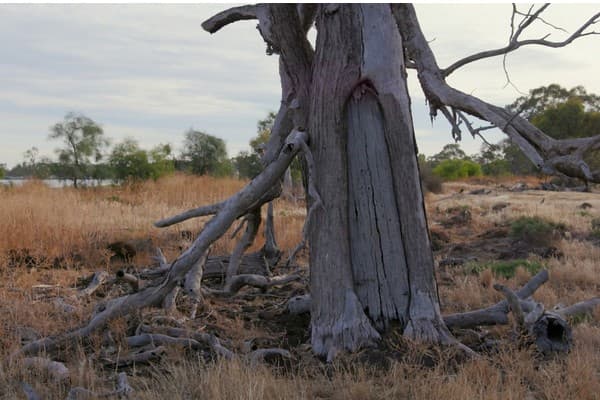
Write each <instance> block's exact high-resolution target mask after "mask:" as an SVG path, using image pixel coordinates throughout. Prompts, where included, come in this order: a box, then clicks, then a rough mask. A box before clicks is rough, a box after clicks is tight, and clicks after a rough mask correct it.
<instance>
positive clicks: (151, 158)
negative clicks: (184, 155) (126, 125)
mask: <svg viewBox="0 0 600 400" xmlns="http://www.w3.org/2000/svg"><path fill="white" fill-rule="evenodd" d="M170 154H171V147H170V146H169V145H159V146H157V147H155V148H154V149H152V150H150V151H149V152H147V151H146V150H143V149H141V148H140V147H139V145H138V142H137V141H136V140H135V139H131V138H128V139H125V140H123V141H122V142H121V143H119V144H117V145H116V146H115V147H114V148H113V150H112V153H111V155H110V158H109V164H110V166H111V168H112V169H113V174H114V177H115V179H116V180H117V181H121V182H122V181H126V180H133V181H135V180H145V179H154V180H156V179H158V178H160V177H161V176H164V175H166V174H168V173H170V172H173V170H174V167H173V161H172V160H169V159H168V157H169V155H170Z"/></svg>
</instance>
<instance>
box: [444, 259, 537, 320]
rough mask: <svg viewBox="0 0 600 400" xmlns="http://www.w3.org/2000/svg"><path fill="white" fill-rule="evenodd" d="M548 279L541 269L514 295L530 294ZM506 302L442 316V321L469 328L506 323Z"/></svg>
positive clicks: (522, 296) (525, 295)
mask: <svg viewBox="0 0 600 400" xmlns="http://www.w3.org/2000/svg"><path fill="white" fill-rule="evenodd" d="M547 280H548V271H547V270H545V269H544V270H542V271H540V272H538V273H537V274H536V275H535V276H534V277H532V278H531V279H530V280H529V282H527V284H526V285H525V286H523V287H522V288H521V290H519V291H517V293H516V295H517V296H518V297H519V299H526V298H527V297H529V296H531V295H532V294H533V293H534V292H535V291H536V290H537V289H538V288H539V287H540V286H542V285H543V284H544V283H545V282H546V281H547ZM507 313H508V302H507V301H506V300H503V301H501V302H499V303H496V304H495V305H493V306H490V307H486V308H483V309H481V310H473V311H468V312H465V313H457V314H449V315H445V316H444V323H445V324H446V325H447V326H448V327H449V328H471V327H474V326H478V325H497V324H507V323H508V317H507V316H506V314H507Z"/></svg>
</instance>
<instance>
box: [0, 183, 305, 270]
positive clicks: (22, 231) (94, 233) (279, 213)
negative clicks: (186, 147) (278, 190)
mask: <svg viewBox="0 0 600 400" xmlns="http://www.w3.org/2000/svg"><path fill="white" fill-rule="evenodd" d="M244 184H245V182H243V181H240V180H238V179H233V178H222V179H216V178H212V177H206V176H202V177H198V176H189V175H173V176H170V177H167V178H163V179H160V180H158V181H156V182H153V181H147V182H144V183H140V184H137V185H129V186H122V187H120V186H116V187H95V188H88V189H79V190H77V189H74V188H59V189H57V188H50V187H48V186H46V185H45V184H43V183H42V182H39V181H31V182H27V183H25V184H24V185H23V186H19V187H5V188H0V203H1V204H2V207H1V208H0V221H2V223H1V224H0V255H1V254H4V255H6V253H7V252H9V251H10V250H13V251H14V250H22V249H24V250H26V252H27V254H30V255H31V256H32V257H34V258H36V259H37V260H38V261H40V262H39V263H40V264H43V261H48V262H51V261H52V260H53V259H54V258H56V257H64V258H66V261H65V262H66V263H67V266H68V262H69V258H70V257H73V256H74V255H77V258H78V259H79V258H83V260H84V261H85V263H87V264H88V265H90V267H92V266H93V265H92V264H96V266H97V265H98V264H102V263H104V264H106V262H107V260H108V258H109V257H110V255H111V254H110V252H107V251H106V245H107V244H109V243H111V242H115V241H127V240H143V239H147V240H152V241H153V243H154V245H156V246H160V245H161V244H162V245H167V246H168V245H169V244H168V243H166V242H168V241H169V240H168V239H169V238H172V237H174V236H177V235H176V234H177V233H178V232H181V231H184V230H187V231H191V232H192V233H193V234H197V233H198V232H199V231H200V229H201V228H202V226H203V224H204V223H205V222H206V221H207V220H208V217H204V218H199V219H195V220H191V221H188V222H185V223H182V224H179V225H177V226H174V227H169V228H166V229H158V228H155V227H154V226H153V223H154V222H155V221H157V220H159V219H162V218H165V217H168V216H172V215H175V214H178V213H180V212H182V211H185V210H187V209H190V208H195V207H199V206H202V205H207V204H211V203H216V202H219V201H222V200H224V199H226V198H227V197H229V196H231V195H232V194H234V193H235V192H237V191H238V190H239V189H240V188H241V187H243V185H244ZM304 214H305V213H304V212H303V211H302V210H301V211H298V209H295V208H292V207H291V206H290V205H289V204H287V203H285V202H284V201H278V202H277V205H276V217H277V218H276V226H275V228H276V231H277V232H278V233H279V234H278V239H279V245H280V246H281V247H282V248H283V249H289V248H293V246H294V245H295V244H296V243H297V241H298V240H299V239H300V236H299V234H300V232H301V229H302V223H303V219H304ZM263 242H264V241H262V235H259V238H258V241H257V243H256V244H255V247H258V246H261V245H262V243H263ZM234 243H235V242H234V241H232V240H230V239H229V238H228V237H226V238H224V239H223V240H220V241H218V242H217V243H216V244H215V245H214V247H213V253H216V254H226V253H228V252H230V251H231V249H232V246H233V245H234ZM151 247H152V246H150V245H149V246H148V250H150V248H151ZM178 251H180V249H179V248H176V247H175V248H173V249H167V253H168V255H169V256H174V255H175V253H177V252H178Z"/></svg>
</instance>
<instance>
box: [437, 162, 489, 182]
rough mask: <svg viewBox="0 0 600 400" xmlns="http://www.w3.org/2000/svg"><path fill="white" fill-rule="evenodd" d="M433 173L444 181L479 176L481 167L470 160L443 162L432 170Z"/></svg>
mask: <svg viewBox="0 0 600 400" xmlns="http://www.w3.org/2000/svg"><path fill="white" fill-rule="evenodd" d="M433 173H434V174H435V175H437V176H439V177H441V178H442V179H445V180H454V179H461V178H469V177H472V176H481V175H482V172H481V166H480V165H479V164H477V163H476V162H473V161H471V160H459V159H451V160H443V161H441V162H440V163H439V164H438V165H437V166H436V167H435V168H434V169H433Z"/></svg>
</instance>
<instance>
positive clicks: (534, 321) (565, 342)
mask: <svg viewBox="0 0 600 400" xmlns="http://www.w3.org/2000/svg"><path fill="white" fill-rule="evenodd" d="M494 289H496V290H498V291H500V292H502V294H504V296H505V297H506V301H507V302H508V304H509V306H510V311H511V312H512V313H513V315H514V316H515V322H516V328H517V329H516V331H517V334H518V335H519V341H520V342H521V343H522V344H529V343H530V342H531V340H532V339H533V342H534V343H535V345H536V347H537V349H538V350H539V351H540V352H541V353H542V354H547V355H549V354H553V353H565V352H568V351H569V350H570V349H571V346H572V344H573V335H572V332H571V327H570V326H569V324H568V323H567V321H565V320H564V318H562V317H561V316H560V315H558V314H556V313H550V312H545V311H544V306H543V305H541V304H540V303H536V302H523V304H529V305H530V308H531V310H530V311H529V312H526V311H524V310H523V308H524V307H522V303H521V301H520V299H519V297H518V296H517V295H516V294H515V293H514V292H513V291H512V290H511V289H509V288H507V287H506V286H503V285H500V284H495V285H494Z"/></svg>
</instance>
